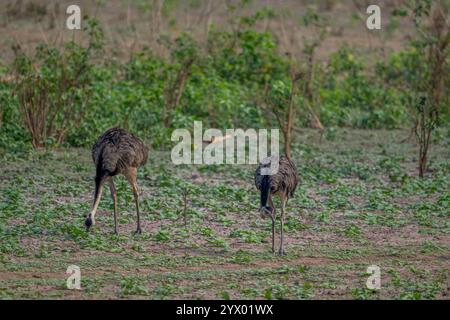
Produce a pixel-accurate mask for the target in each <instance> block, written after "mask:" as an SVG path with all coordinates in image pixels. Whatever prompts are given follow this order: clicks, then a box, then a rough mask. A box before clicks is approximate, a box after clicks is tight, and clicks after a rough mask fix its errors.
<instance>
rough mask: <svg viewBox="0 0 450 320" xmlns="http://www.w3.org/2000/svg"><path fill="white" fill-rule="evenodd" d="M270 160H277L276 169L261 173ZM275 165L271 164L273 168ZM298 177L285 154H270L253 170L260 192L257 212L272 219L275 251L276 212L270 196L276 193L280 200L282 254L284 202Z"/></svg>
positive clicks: (289, 196)
mask: <svg viewBox="0 0 450 320" xmlns="http://www.w3.org/2000/svg"><path fill="white" fill-rule="evenodd" d="M272 161H278V162H279V163H278V171H276V172H274V173H273V174H272V175H263V174H262V172H261V170H262V169H263V168H267V169H270V167H271V164H272ZM274 167H276V166H272V168H274ZM298 182H299V178H298V175H297V169H296V167H295V165H294V163H293V162H292V161H291V160H290V159H289V158H287V157H285V156H281V157H278V156H272V157H270V158H268V159H265V161H262V163H261V164H260V165H259V166H258V168H257V169H256V172H255V185H256V188H257V189H258V190H259V191H260V192H261V207H260V209H259V213H260V215H261V217H262V218H266V217H269V218H270V219H272V252H275V222H276V212H275V206H274V205H273V200H272V196H275V195H278V196H279V197H280V200H281V215H280V221H281V229H280V249H279V254H280V255H283V254H284V247H283V240H284V238H283V237H284V235H283V230H284V218H285V209H286V204H287V201H288V199H289V198H291V197H292V196H293V195H294V192H295V189H296V188H297V184H298Z"/></svg>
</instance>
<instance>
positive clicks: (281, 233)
mask: <svg viewBox="0 0 450 320" xmlns="http://www.w3.org/2000/svg"><path fill="white" fill-rule="evenodd" d="M286 200H287V197H286V195H283V194H282V195H281V217H280V221H281V230H280V251H279V254H280V256H282V255H284V215H285V208H286Z"/></svg>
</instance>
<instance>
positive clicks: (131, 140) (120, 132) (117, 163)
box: [85, 127, 148, 234]
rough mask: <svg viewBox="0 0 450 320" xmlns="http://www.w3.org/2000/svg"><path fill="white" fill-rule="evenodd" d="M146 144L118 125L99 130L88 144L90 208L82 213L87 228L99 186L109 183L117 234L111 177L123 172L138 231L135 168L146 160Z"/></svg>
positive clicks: (93, 210)
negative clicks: (91, 170)
mask: <svg viewBox="0 0 450 320" xmlns="http://www.w3.org/2000/svg"><path fill="white" fill-rule="evenodd" d="M147 158H148V148H147V146H146V145H145V144H144V142H142V140H140V139H139V138H137V137H136V136H134V135H133V134H131V133H129V132H127V131H126V130H124V129H121V128H118V127H116V128H111V129H108V130H107V131H106V132H105V133H103V134H102V135H101V136H100V137H99V138H98V139H97V141H96V142H95V143H94V145H93V146H92V160H93V161H94V164H95V168H96V173H95V195H94V205H93V208H92V211H91V212H90V213H89V215H88V216H87V217H86V221H85V225H86V228H87V230H89V229H90V227H91V226H92V225H94V224H95V213H96V212H97V208H98V205H99V203H100V199H101V197H102V192H103V186H104V184H105V183H108V184H109V190H110V192H111V197H112V199H113V202H114V232H115V233H116V234H117V233H118V232H117V191H116V188H115V186H114V181H113V177H114V176H116V175H118V174H123V175H124V176H125V177H126V179H127V180H128V182H129V183H130V185H131V188H132V190H133V195H134V201H135V204H136V214H137V228H136V233H141V232H142V230H141V224H140V216H139V193H138V186H137V169H138V168H139V167H140V166H143V165H145V164H146V163H147Z"/></svg>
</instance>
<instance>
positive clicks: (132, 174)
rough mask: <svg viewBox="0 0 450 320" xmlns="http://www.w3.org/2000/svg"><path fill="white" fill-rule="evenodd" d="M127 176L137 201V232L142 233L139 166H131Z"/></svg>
mask: <svg viewBox="0 0 450 320" xmlns="http://www.w3.org/2000/svg"><path fill="white" fill-rule="evenodd" d="M125 176H126V177H127V180H128V182H129V183H130V184H131V188H132V189H133V195H134V202H135V203H136V214H137V228H136V233H137V234H140V233H142V230H141V221H140V215H139V192H138V186H137V168H130V169H129V170H128V171H127V172H126V174H125Z"/></svg>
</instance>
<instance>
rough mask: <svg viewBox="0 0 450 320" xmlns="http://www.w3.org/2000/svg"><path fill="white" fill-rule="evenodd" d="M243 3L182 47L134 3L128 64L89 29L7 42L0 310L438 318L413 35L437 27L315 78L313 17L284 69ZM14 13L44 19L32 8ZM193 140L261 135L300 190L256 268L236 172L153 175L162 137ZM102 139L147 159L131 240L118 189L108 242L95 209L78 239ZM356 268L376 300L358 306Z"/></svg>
mask: <svg viewBox="0 0 450 320" xmlns="http://www.w3.org/2000/svg"><path fill="white" fill-rule="evenodd" d="M200 2H201V1H192V3H191V2H190V4H189V5H192V6H195V3H197V4H198V6H201V4H200ZM250 2H251V1H247V0H244V1H236V3H234V2H230V3H229V4H227V5H226V10H227V13H228V14H229V15H228V16H227V17H228V18H229V17H230V15H231V18H230V19H229V21H228V20H227V21H226V24H227V25H226V26H223V25H222V26H219V25H215V24H213V23H211V24H209V23H206V26H205V28H204V29H205V30H204V37H203V38H201V37H198V36H194V35H193V33H188V32H182V30H181V31H180V30H178V31H179V32H174V33H173V34H169V35H167V34H160V33H159V32H158V29H160V27H161V25H159V24H158V21H156V17H158V16H163V17H164V18H165V19H167V20H168V25H169V27H170V28H173V29H176V26H177V21H173V19H172V18H171V15H170V12H171V10H174V7H175V6H176V5H177V1H175V0H171V1H163V2H161V1H153V2H152V4H158V3H159V4H161V7H160V8H157V7H154V6H153V5H149V3H148V2H146V1H138V2H136V6H137V7H138V8H139V10H142V11H143V12H144V13H150V14H153V13H154V12H155V10H159V11H160V12H159V13H160V15H158V14H156V15H155V17H153V18H154V19H152V20H151V21H152V22H151V24H152V26H151V28H152V30H151V31H152V32H150V33H151V34H152V35H151V36H150V37H151V39H149V40H148V41H149V44H148V46H146V47H145V48H140V49H139V50H131V49H130V50H129V52H128V55H127V57H126V58H125V59H124V58H123V57H120V58H119V57H118V56H117V57H116V56H115V55H114V50H111V46H114V45H115V43H108V41H107V37H106V35H107V34H108V32H105V30H103V28H104V27H105V26H103V25H102V24H101V23H100V22H99V21H100V20H97V19H94V18H92V17H84V18H83V27H84V29H83V30H82V31H78V32H79V34H80V38H81V39H83V40H84V41H81V40H80V39H78V40H77V38H76V37H73V38H72V40H70V41H66V42H64V43H62V44H58V45H56V44H54V43H52V42H51V41H44V42H43V43H40V44H39V45H38V46H37V47H36V48H35V50H32V51H27V50H24V49H23V48H21V47H20V46H19V45H18V44H17V43H15V42H14V41H12V49H13V50H12V51H13V58H12V59H10V60H8V59H6V58H3V56H2V57H1V58H0V162H1V165H0V298H1V299H10V298H24V299H43V298H120V299H131V298H145V299H173V298H187V299H210V298H217V299H226V300H228V299H236V298H242V299H255V298H256V299H314V298H317V299H338V298H348V299H448V283H449V281H450V279H449V274H450V273H449V266H448V258H449V257H448V252H449V249H450V243H449V234H450V219H449V218H450V196H449V194H450V170H449V169H450V166H449V158H450V153H449V150H450V148H449V147H450V129H449V123H450V110H449V106H450V104H449V103H448V102H449V100H448V98H449V95H448V92H449V91H448V87H449V86H448V83H449V77H448V75H449V74H450V73H449V72H448V65H449V64H448V60H449V58H450V55H449V54H448V52H449V50H448V48H447V47H448V45H447V44H448V37H447V38H445V34H444V33H443V32H442V30H443V29H444V27H443V26H442V25H440V24H439V21H441V20H440V19H434V20H433V21H435V24H433V25H432V28H429V26H428V24H427V23H426V21H427V20H426V19H427V18H430V17H439V16H434V15H433V14H432V10H430V8H431V1H411V2H408V4H416V5H417V6H416V7H408V8H406V9H405V8H403V7H402V8H397V9H396V10H394V11H393V12H392V16H391V18H392V19H391V24H390V25H389V26H388V34H384V33H383V35H382V36H380V37H381V38H382V37H386V38H382V41H387V40H388V37H389V36H390V35H392V34H393V33H395V29H396V26H398V24H399V23H400V21H403V20H402V19H410V21H413V22H414V27H415V29H414V30H415V32H417V34H415V35H414V34H413V36H412V37H411V39H410V40H408V42H407V43H405V45H404V46H403V47H402V48H401V49H399V50H395V51H391V50H386V51H383V54H371V55H370V58H368V54H367V53H368V50H367V49H362V48H359V47H357V46H353V45H349V44H346V43H345V41H341V42H339V45H338V46H335V47H334V49H333V51H332V52H328V54H327V55H326V57H321V58H320V59H319V58H318V48H319V47H320V45H321V43H322V42H323V41H324V39H325V38H326V37H327V36H329V34H328V32H329V29H330V28H329V26H328V25H327V19H325V18H324V17H323V16H322V15H321V14H320V12H319V11H320V10H316V9H317V8H316V9H315V7H314V6H310V7H308V8H307V10H305V13H304V15H302V16H301V17H300V18H297V17H296V24H298V25H299V26H301V28H305V29H307V30H308V31H309V32H310V34H313V36H311V37H309V38H308V37H305V38H304V39H303V41H304V43H305V46H304V47H303V48H302V49H301V50H298V51H295V50H293V49H292V48H289V47H288V46H287V45H286V42H289V35H287V34H285V31H283V32H282V33H281V34H280V33H277V32H274V31H273V30H272V29H270V28H268V27H267V28H262V27H261V25H264V24H266V25H268V24H269V23H271V22H275V21H272V20H273V19H278V20H277V21H276V22H278V23H279V22H280V21H281V23H282V21H283V19H284V18H286V16H287V15H288V14H287V13H286V12H282V11H277V10H275V9H274V8H269V7H265V8H259V9H258V10H256V11H253V12H250V13H249V11H251V10H249V11H246V10H244V9H246V8H247V5H249V3H250ZM101 3H103V2H101ZM101 3H100V2H99V4H98V5H99V6H100V5H101ZM333 4H334V1H324V2H323V3H322V2H321V5H320V6H325V7H328V6H331V7H332V6H333ZM7 9H8V14H9V15H12V16H14V15H16V16H17V17H18V16H21V15H24V16H27V15H26V13H27V11H26V10H25V9H24V10H16V11H14V10H15V8H14V6H9V7H8V8H7ZM414 9H415V10H414ZM27 10H31V13H30V14H31V16H34V15H39V16H45V15H46V6H45V5H43V6H34V7H29V8H28V9H27ZM444 10H445V12H448V7H444ZM206 11H207V10H206ZM357 18H358V17H357V16H356V17H355V19H357ZM159 19H160V18H159ZM205 20H208V19H205ZM297 20H298V21H297ZM199 21H203V20H202V19H199ZM283 27H285V26H284V25H283V24H281V29H282V28H283ZM129 28H130V29H133V28H134V26H129ZM447 29H448V26H447ZM293 30H294V31H295V28H294V29H293ZM419 30H420V31H421V33H420V35H419V32H418V31H419ZM334 32H336V30H334ZM423 35H427V36H426V37H424V36H423ZM447 36H448V34H447ZM286 39H287V40H286ZM437 40H439V41H437ZM444 45H445V46H444ZM438 47H439V48H441V47H442V50H441V51H439V50H437V48H438ZM444 47H445V48H444ZM291 49H292V50H291ZM444 49H445V50H444ZM286 50H287V51H288V52H286ZM109 51H111V52H112V53H111V52H109ZM430 52H431V53H430ZM107 53H108V54H107ZM433 53H434V54H433ZM436 88H437V89H436ZM195 120H200V121H202V122H203V126H204V128H207V127H213V128H218V129H225V128H244V129H247V128H255V129H258V128H277V127H279V128H280V129H281V131H282V133H283V137H284V138H285V140H287V139H288V140H289V142H288V143H287V144H285V150H286V149H288V148H289V150H290V151H289V152H290V153H291V154H292V158H293V160H294V162H295V163H296V165H297V167H298V172H299V175H300V177H301V184H300V185H299V187H298V189H297V191H296V195H295V197H294V198H293V199H291V200H290V201H289V205H288V208H287V212H288V213H287V218H286V222H285V232H286V241H287V244H286V251H287V255H286V256H285V257H278V256H274V255H273V254H271V253H270V250H269V249H270V243H269V242H270V234H271V222H270V221H268V220H262V219H261V218H260V217H259V215H258V214H257V210H258V207H259V195H258V192H257V191H256V190H255V187H254V185H253V174H254V169H255V168H254V167H252V166H247V165H233V166H227V165H214V166H206V165H180V166H175V165H173V164H172V163H171V162H170V161H169V159H170V149H171V147H172V145H173V144H172V141H171V140H170V137H171V133H172V131H173V130H174V129H177V128H188V129H191V128H192V125H193V121H195ZM117 125H118V126H121V127H124V128H126V129H128V130H130V131H132V132H133V133H135V134H136V135H138V136H139V137H141V138H142V139H143V140H144V141H145V142H146V143H147V144H148V145H149V146H151V147H152V148H151V151H150V154H149V161H148V164H147V165H146V166H145V167H143V168H141V169H140V170H139V172H138V181H139V186H140V193H141V197H140V198H141V203H140V208H141V212H142V228H143V234H142V235H139V236H135V235H133V231H134V227H135V219H136V218H135V210H134V199H133V195H132V193H131V192H130V190H129V185H128V183H127V182H126V180H125V179H124V178H123V177H118V178H117V180H116V188H117V191H118V201H119V203H118V205H119V218H118V223H119V235H115V234H113V232H112V230H113V217H112V210H113V203H112V200H111V199H110V197H109V196H108V194H107V192H105V195H104V196H103V199H102V201H101V204H100V208H99V211H98V214H97V225H96V226H95V227H94V228H93V230H92V232H90V233H87V232H86V230H85V228H84V217H85V215H86V213H88V212H89V210H90V206H91V204H92V200H93V199H92V193H93V187H94V186H93V184H94V183H93V176H94V174H95V172H94V171H95V170H94V167H93V165H92V159H91V155H90V147H91V146H92V144H93V142H94V141H95V139H96V138H97V137H98V136H99V134H101V133H102V132H103V131H104V130H106V129H107V128H110V127H112V126H117ZM314 129H319V130H314ZM284 131H286V132H284ZM288 132H289V133H288ZM282 149H283V148H282ZM418 150H420V152H418ZM424 161H425V162H424ZM419 167H420V174H418V170H417V169H418V168H419ZM419 175H420V176H419ZM275 201H277V200H275ZM275 205H276V206H277V207H278V208H279V203H277V202H276V203H275ZM277 227H278V226H277ZM71 264H75V265H78V266H79V267H80V268H81V274H82V280H81V286H82V290H80V291H76V290H68V289H66V286H65V284H66V277H67V275H66V274H65V271H66V269H67V267H68V266H69V265H71ZM373 264H376V265H378V266H380V268H381V277H382V278H381V283H382V289H381V290H379V291H378V290H369V289H367V288H366V280H367V276H368V275H367V274H366V270H367V267H368V266H369V265H373Z"/></svg>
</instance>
